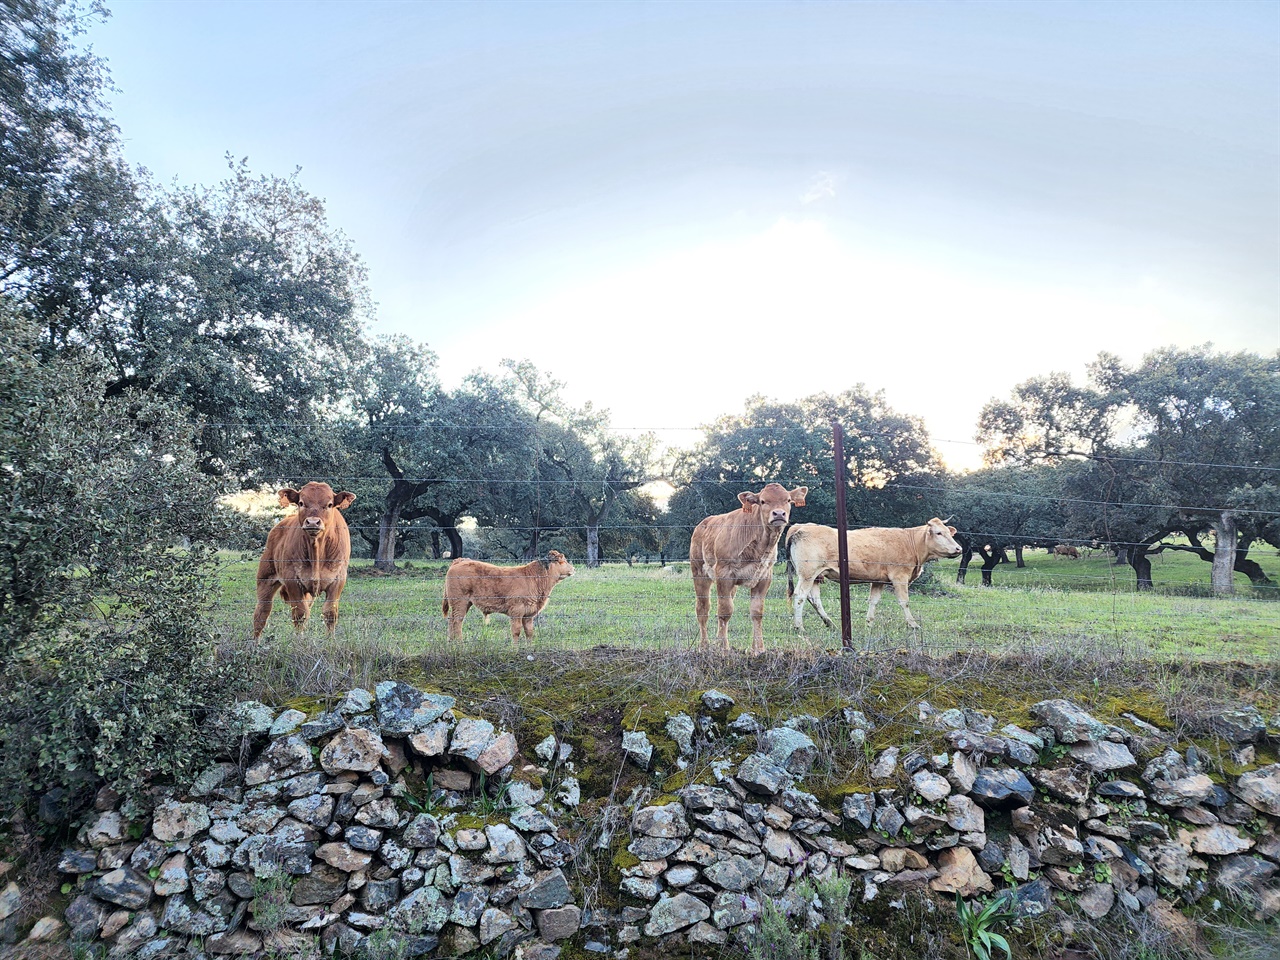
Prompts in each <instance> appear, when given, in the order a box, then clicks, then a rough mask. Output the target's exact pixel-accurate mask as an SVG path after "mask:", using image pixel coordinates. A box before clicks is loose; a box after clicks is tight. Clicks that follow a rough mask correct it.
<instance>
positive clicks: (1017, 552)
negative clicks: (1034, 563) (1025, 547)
mask: <svg viewBox="0 0 1280 960" xmlns="http://www.w3.org/2000/svg"><path fill="white" fill-rule="evenodd" d="M1013 555H1014V556H1015V557H1017V559H1018V569H1019V570H1021V569H1022V568H1023V567H1025V566H1026V563H1025V562H1024V561H1023V559H1022V544H1020V543H1019V544H1018V545H1017V546H1015V547H1014V548H1013Z"/></svg>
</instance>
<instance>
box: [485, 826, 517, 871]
mask: <svg viewBox="0 0 1280 960" xmlns="http://www.w3.org/2000/svg"><path fill="white" fill-rule="evenodd" d="M484 834H485V837H486V838H487V839H488V841H489V849H488V850H486V851H485V854H484V859H485V861H486V862H487V863H519V862H520V861H521V860H523V859H524V857H525V846H524V841H523V840H521V839H520V834H518V833H516V832H515V831H514V830H512V829H511V828H510V827H509V826H507V825H506V824H505V823H493V824H490V825H489V826H487V827H485V828H484Z"/></svg>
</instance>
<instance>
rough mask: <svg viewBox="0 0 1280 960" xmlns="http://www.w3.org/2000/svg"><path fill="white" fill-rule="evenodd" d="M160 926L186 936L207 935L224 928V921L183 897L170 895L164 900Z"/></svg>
mask: <svg viewBox="0 0 1280 960" xmlns="http://www.w3.org/2000/svg"><path fill="white" fill-rule="evenodd" d="M160 926H161V927H163V928H164V929H165V930H169V931H172V932H174V933H182V934H186V935H187V936H188V937H207V936H209V935H210V934H213V933H217V932H218V931H220V930H224V929H226V921H224V920H220V919H219V918H218V917H215V916H214V915H213V914H211V913H209V912H208V911H206V910H201V909H199V908H198V907H193V906H192V905H191V904H190V903H188V902H187V900H186V898H185V897H180V896H179V897H170V898H169V899H168V900H166V901H165V905H164V912H163V913H162V914H161V915H160Z"/></svg>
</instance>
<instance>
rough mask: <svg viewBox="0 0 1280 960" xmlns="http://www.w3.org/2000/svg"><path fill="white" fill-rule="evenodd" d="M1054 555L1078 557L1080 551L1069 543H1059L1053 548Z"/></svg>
mask: <svg viewBox="0 0 1280 960" xmlns="http://www.w3.org/2000/svg"><path fill="white" fill-rule="evenodd" d="M1053 555H1054V557H1055V558H1056V557H1070V558H1071V559H1072V560H1079V559H1080V551H1079V550H1077V549H1076V548H1075V547H1073V546H1071V544H1069V543H1060V544H1058V545H1057V546H1056V547H1054V548H1053Z"/></svg>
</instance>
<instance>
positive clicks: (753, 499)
mask: <svg viewBox="0 0 1280 960" xmlns="http://www.w3.org/2000/svg"><path fill="white" fill-rule="evenodd" d="M738 502H739V503H741V504H742V509H743V510H745V509H747V505H748V504H751V503H759V502H760V498H759V497H758V496H756V495H755V494H754V493H740V494H738Z"/></svg>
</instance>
